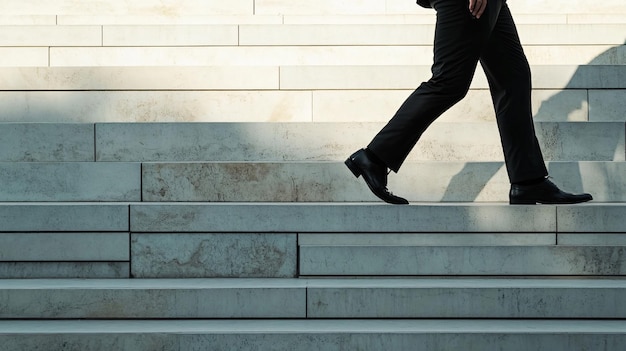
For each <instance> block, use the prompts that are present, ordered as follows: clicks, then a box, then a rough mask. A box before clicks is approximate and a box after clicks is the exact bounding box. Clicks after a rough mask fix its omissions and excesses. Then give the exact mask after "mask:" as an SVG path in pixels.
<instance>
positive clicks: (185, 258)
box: [131, 230, 297, 278]
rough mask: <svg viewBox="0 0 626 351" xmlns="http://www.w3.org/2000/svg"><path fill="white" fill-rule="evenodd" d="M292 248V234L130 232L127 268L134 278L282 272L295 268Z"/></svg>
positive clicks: (280, 275) (286, 273) (274, 275)
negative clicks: (129, 263) (129, 256)
mask: <svg viewBox="0 0 626 351" xmlns="http://www.w3.org/2000/svg"><path fill="white" fill-rule="evenodd" d="M138 231H141V230H138ZM296 252H297V235H296V234H244V233H239V234H226V233H224V234H214V233H212V234H154V233H151V234H133V235H132V238H131V271H132V275H133V277H135V278H222V277H224V278H227V277H228V278H238V277H242V278H286V277H294V276H295V275H296V274H297V272H296V261H297V253H296Z"/></svg>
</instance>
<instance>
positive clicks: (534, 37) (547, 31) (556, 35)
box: [514, 15, 626, 46]
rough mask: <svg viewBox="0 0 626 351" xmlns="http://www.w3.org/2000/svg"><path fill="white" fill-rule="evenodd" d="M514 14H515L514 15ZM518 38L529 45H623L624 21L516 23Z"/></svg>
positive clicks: (625, 25)
mask: <svg viewBox="0 0 626 351" xmlns="http://www.w3.org/2000/svg"><path fill="white" fill-rule="evenodd" d="M514 16H515V15H514ZM517 30H518V32H519V36H520V40H521V42H522V43H523V45H525V46H529V45H587V44H593V45H623V44H624V35H623V33H624V32H625V31H626V23H619V24H600V23H594V24H571V23H568V24H547V25H545V24H533V25H529V24H518V25H517Z"/></svg>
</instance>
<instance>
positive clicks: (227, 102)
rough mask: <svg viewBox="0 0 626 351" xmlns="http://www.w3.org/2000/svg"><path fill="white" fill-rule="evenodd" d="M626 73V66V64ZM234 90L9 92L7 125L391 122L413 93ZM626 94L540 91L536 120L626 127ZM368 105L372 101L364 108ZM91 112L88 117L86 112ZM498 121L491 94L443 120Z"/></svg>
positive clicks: (0, 117)
mask: <svg viewBox="0 0 626 351" xmlns="http://www.w3.org/2000/svg"><path fill="white" fill-rule="evenodd" d="M625 67H626V66H625ZM358 89H362V87H358V85H357V84H355V85H352V86H351V87H347V86H346V89H342V90H339V89H338V90H326V89H321V90H301V91H290V90H263V89H261V90H256V91H253V90H235V91H224V90H220V91H214V90H208V91H205V90H200V91H149V90H148V91H129V90H126V91H4V92H0V101H4V102H6V103H7V104H8V105H7V108H6V109H5V111H4V112H3V113H1V114H0V122H3V123H8V122H11V123H15V122H17V123H20V122H21V123H23V122H44V123H108V122H127V123H128V122H130V123H132V122H135V123H143V122H167V123H169V122H181V123H182V122H202V123H209V122H212V123H218V122H236V123H241V122H247V123H252V122H270V123H276V122H289V123H293V122H355V123H357V122H378V123H384V122H387V121H388V120H389V119H390V118H391V117H392V116H393V114H394V113H395V112H396V110H397V109H398V107H399V106H400V104H402V102H403V101H404V100H405V99H406V97H408V96H409V94H410V93H411V92H412V91H410V90H407V89H404V88H403V89H400V90H393V89H386V90H381V88H377V89H374V90H358ZM624 91H626V89H605V90H600V89H586V88H585V89H579V90H575V89H567V90H555V89H551V90H549V91H548V90H534V91H533V102H534V103H533V106H534V116H535V119H536V120H537V121H545V122H566V121H596V122H623V121H624V113H623V111H624V110H623V108H624V107H625V106H624V105H625V103H624V101H625V100H623V95H624ZM365 101H367V103H364V102H365ZM85 111H89V112H85ZM494 119H495V117H494V112H493V106H492V105H491V98H490V97H489V92H488V91H487V90H471V91H470V92H469V94H468V97H467V98H466V99H464V100H462V101H461V102H460V103H458V104H457V105H455V106H454V107H452V108H451V109H450V110H449V111H447V112H446V113H444V114H443V116H442V117H441V119H440V121H448V122H484V121H493V120H494Z"/></svg>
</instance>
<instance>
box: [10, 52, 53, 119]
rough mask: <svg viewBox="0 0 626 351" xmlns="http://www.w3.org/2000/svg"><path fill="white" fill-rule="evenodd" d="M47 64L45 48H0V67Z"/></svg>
mask: <svg viewBox="0 0 626 351" xmlns="http://www.w3.org/2000/svg"><path fill="white" fill-rule="evenodd" d="M49 63H50V61H49V55H48V48H47V47H30V48H24V47H10V48H4V47H0V67H7V66H11V67H16V66H19V67H41V66H47V65H48V64H49ZM3 114H4V113H3Z"/></svg>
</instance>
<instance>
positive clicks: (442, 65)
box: [368, 0, 548, 183]
mask: <svg viewBox="0 0 626 351" xmlns="http://www.w3.org/2000/svg"><path fill="white" fill-rule="evenodd" d="M431 4H432V6H433V8H434V9H435V10H436V11H437V24H436V28H435V42H434V63H433V66H432V78H431V79H430V80H429V81H428V82H424V83H422V84H421V85H420V86H419V87H418V88H417V89H416V90H415V91H414V92H413V93H412V94H411V95H410V96H409V97H408V98H407V100H406V101H405V102H404V103H403V104H402V106H401V107H400V108H399V110H398V111H397V112H396V114H395V116H394V117H393V118H392V119H391V120H390V121H389V123H388V124H387V125H386V126H385V127H384V128H383V129H382V130H381V131H380V132H379V133H378V134H377V135H376V136H375V137H374V138H373V140H372V141H371V143H370V144H369V145H368V149H369V150H370V151H372V152H373V153H374V154H375V155H376V156H377V157H378V158H379V159H380V160H382V161H383V162H384V163H385V164H386V165H387V167H388V168H390V169H391V170H393V171H395V172H397V171H398V170H399V169H400V166H401V165H402V163H403V162H404V160H405V159H406V157H407V156H408V154H409V152H410V151H411V150H412V149H413V147H414V146H415V144H416V143H417V141H418V140H419V138H420V137H421V135H422V133H424V131H425V130H426V128H428V126H429V125H430V124H431V123H432V122H434V121H435V120H436V119H437V118H438V117H439V116H440V115H441V114H442V113H444V112H445V111H446V110H448V109H449V108H450V107H452V105H454V104H455V103H457V102H458V101H459V100H461V99H462V98H463V97H465V95H466V94H467V91H468V89H469V86H470V83H471V81H472V78H473V76H474V72H475V70H476V66H477V63H478V61H479V60H480V62H481V65H482V67H483V69H484V71H485V74H486V76H487V80H488V82H489V88H490V91H491V96H492V100H493V105H494V108H495V112H496V119H497V124H498V130H499V132H500V138H501V142H502V148H503V151H504V158H505V163H506V167H507V171H508V174H509V179H510V181H511V183H516V182H522V181H527V180H532V179H538V178H542V177H545V176H546V175H547V174H548V172H547V170H546V167H545V164H544V160H543V156H542V154H541V148H540V146H539V143H538V142H537V138H536V136H535V129H534V125H533V119H532V111H531V102H530V99H531V97H530V94H531V78H530V67H529V65H528V61H527V60H526V56H525V55H524V51H523V49H522V46H521V43H520V40H519V36H518V34H517V29H516V28H515V23H514V22H513V18H512V16H511V12H510V11H509V8H508V6H507V4H506V0H488V3H487V9H486V10H485V13H483V15H482V16H481V18H480V19H478V20H476V19H473V18H472V17H471V14H470V12H469V10H468V1H467V0H432V1H431ZM444 142H445V141H444Z"/></svg>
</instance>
